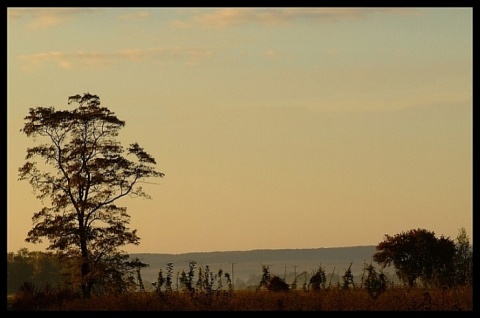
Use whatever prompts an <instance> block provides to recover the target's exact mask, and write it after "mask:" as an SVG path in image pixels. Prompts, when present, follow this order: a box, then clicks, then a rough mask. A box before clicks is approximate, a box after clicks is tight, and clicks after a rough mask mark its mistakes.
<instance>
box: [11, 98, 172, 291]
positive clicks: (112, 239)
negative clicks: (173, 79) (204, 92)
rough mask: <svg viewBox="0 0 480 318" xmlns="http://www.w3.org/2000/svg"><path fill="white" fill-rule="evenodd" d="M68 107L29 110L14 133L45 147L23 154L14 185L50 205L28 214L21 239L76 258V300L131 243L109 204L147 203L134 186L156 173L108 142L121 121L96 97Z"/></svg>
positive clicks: (139, 155)
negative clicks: (27, 187) (26, 185)
mask: <svg viewBox="0 0 480 318" xmlns="http://www.w3.org/2000/svg"><path fill="white" fill-rule="evenodd" d="M72 102H75V103H78V107H77V108H75V109H73V110H58V111H57V110H55V108H53V107H36V108H30V110H29V115H28V116H26V117H25V121H26V122H25V124H24V127H23V129H21V131H22V132H23V133H25V134H26V135H27V137H33V138H34V140H36V138H37V137H43V138H45V139H46V140H47V142H46V143H43V144H40V145H38V146H36V147H32V148H28V149H27V155H26V158H25V159H26V160H27V162H26V163H25V164H24V165H23V166H22V167H20V168H19V179H20V180H28V181H29V182H30V184H31V185H32V188H33V189H34V191H35V192H36V193H38V195H37V198H38V199H41V200H42V202H43V201H44V200H46V199H49V201H50V206H47V205H46V204H45V203H44V207H43V208H42V209H41V210H40V211H39V212H37V213H34V215H33V217H32V220H33V224H34V226H33V228H32V229H31V230H30V231H29V232H28V236H27V238H26V241H27V242H33V243H37V242H42V238H47V239H48V240H49V242H50V244H49V246H48V249H49V250H55V251H57V252H58V253H61V254H63V255H68V256H69V258H70V259H71V258H78V259H79V262H78V263H77V266H78V271H79V279H80V286H81V290H82V294H83V296H84V297H89V296H90V294H91V290H92V287H93V285H94V284H96V283H97V282H99V281H98V275H97V273H96V270H97V268H99V267H102V266H104V265H105V264H104V263H105V261H113V263H112V264H114V265H116V264H118V261H123V260H125V258H124V255H125V253H124V252H123V251H121V250H119V247H121V246H124V245H126V244H135V245H137V244H139V240H140V238H139V237H138V236H137V233H136V230H130V229H129V228H128V227H127V226H128V224H129V220H130V216H129V215H128V214H127V212H126V208H125V207H118V206H116V205H115V202H116V201H117V200H118V199H120V198H122V197H124V196H127V195H128V196H133V197H135V196H136V197H144V198H149V196H148V195H147V194H146V193H145V192H144V191H143V190H142V187H140V186H139V184H140V183H141V182H143V181H144V180H145V179H146V178H149V177H163V176H164V174H163V173H161V172H157V171H155V169H154V166H155V164H156V162H155V160H154V158H153V157H152V156H150V155H149V154H148V153H146V152H145V151H144V150H143V148H141V147H140V146H139V145H138V144H137V143H133V144H131V145H130V146H129V147H128V148H127V155H133V157H134V159H133V160H130V159H128V158H127V157H125V156H124V152H125V150H124V148H123V147H122V146H121V144H120V143H119V142H117V141H116V140H115V138H116V137H117V135H118V132H119V130H120V129H121V128H122V127H124V126H125V122H124V121H122V120H120V119H118V118H117V117H116V116H115V114H114V113H113V112H111V111H110V110H109V109H108V108H106V107H101V106H100V99H99V97H98V96H96V95H91V94H89V93H86V94H83V96H81V95H75V96H70V97H69V98H68V104H71V103H72ZM35 158H38V159H39V160H41V161H42V165H39V164H38V163H37V162H36V161H35V160H34V159H35ZM43 163H44V164H43ZM42 170H43V171H42Z"/></svg>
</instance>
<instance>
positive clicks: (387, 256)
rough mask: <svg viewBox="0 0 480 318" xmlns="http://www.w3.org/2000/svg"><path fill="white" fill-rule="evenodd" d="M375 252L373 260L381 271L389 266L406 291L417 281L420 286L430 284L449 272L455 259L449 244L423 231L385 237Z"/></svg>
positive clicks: (453, 250) (448, 241) (452, 244)
mask: <svg viewBox="0 0 480 318" xmlns="http://www.w3.org/2000/svg"><path fill="white" fill-rule="evenodd" d="M376 250H377V252H376V253H375V254H374V255H373V260H374V261H375V262H377V263H378V264H380V265H381V266H382V268H384V267H386V266H390V265H391V264H393V265H394V267H395V269H396V273H397V275H398V277H399V278H400V279H401V280H402V281H403V282H404V283H406V284H408V286H409V287H413V286H414V285H415V283H416V280H417V279H419V278H420V279H421V280H422V281H423V283H424V284H427V283H430V282H433V280H434V277H438V274H439V273H445V272H447V271H448V270H449V269H450V268H451V264H452V263H453V258H454V255H455V245H454V243H453V241H452V240H450V239H448V238H444V237H443V236H442V237H440V238H439V239H437V238H436V237H435V233H434V232H429V231H427V230H424V229H416V230H410V231H408V232H402V233H400V234H397V235H395V236H390V235H385V239H384V241H383V242H381V243H379V244H378V245H377V246H376Z"/></svg>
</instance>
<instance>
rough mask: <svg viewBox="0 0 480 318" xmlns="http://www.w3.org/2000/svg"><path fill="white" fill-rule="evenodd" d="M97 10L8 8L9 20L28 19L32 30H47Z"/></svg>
mask: <svg viewBox="0 0 480 318" xmlns="http://www.w3.org/2000/svg"><path fill="white" fill-rule="evenodd" d="M98 10H99V9H97V8H8V10H7V18H8V19H22V18H26V19H29V20H30V21H29V22H28V23H27V25H26V26H27V28H28V29H30V30H39V29H46V28H50V27H54V26H58V25H62V24H66V23H69V22H71V21H72V20H73V19H74V18H75V16H77V15H79V14H84V13H92V12H94V11H98Z"/></svg>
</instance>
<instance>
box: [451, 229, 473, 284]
mask: <svg viewBox="0 0 480 318" xmlns="http://www.w3.org/2000/svg"><path fill="white" fill-rule="evenodd" d="M455 278H456V281H455V283H456V284H457V285H467V284H471V283H472V280H473V251H472V246H471V245H470V240H469V238H468V235H467V232H466V231H465V228H461V229H460V230H459V232H458V236H457V239H456V242H455Z"/></svg>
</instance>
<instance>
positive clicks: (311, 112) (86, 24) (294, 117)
mask: <svg viewBox="0 0 480 318" xmlns="http://www.w3.org/2000/svg"><path fill="white" fill-rule="evenodd" d="M472 12H473V10H472V8H443V9H442V8H338V9H337V8H279V9H275V8H188V9H186V8H138V9H137V8H65V9H53V8H38V9H27V8H22V9H16V8H9V9H7V13H8V23H7V63H8V65H7V67H8V77H7V81H8V82H7V92H8V96H7V102H8V104H7V116H8V121H7V125H8V128H7V133H8V135H7V160H8V166H7V169H8V176H7V177H8V181H7V182H8V183H7V186H8V189H7V199H8V201H7V209H8V211H7V250H8V251H17V250H18V249H20V248H22V247H27V248H28V249H29V250H43V248H44V246H45V244H43V245H33V244H28V243H26V242H25V241H24V239H25V237H26V235H27V232H28V230H29V229H31V228H32V220H31V217H32V215H33V213H34V212H37V211H39V210H40V209H41V207H42V204H41V202H40V201H38V200H37V199H36V198H35V195H34V194H33V192H32V188H31V186H30V184H29V183H28V181H18V180H17V179H18V168H19V167H20V166H22V165H23V163H24V162H25V155H26V149H27V147H32V146H34V145H35V143H34V142H33V140H32V139H30V138H27V137H26V136H25V135H24V134H22V133H21V132H19V130H20V129H21V128H22V127H23V123H24V117H25V116H26V115H28V110H29V108H30V107H37V106H45V107H47V106H54V107H55V108H56V109H57V110H60V109H71V107H72V106H71V105H70V106H69V105H67V98H68V96H70V95H75V94H83V93H86V92H89V93H91V94H95V95H98V96H99V97H100V100H101V103H102V105H103V106H105V107H108V108H109V109H110V110H112V111H113V112H115V114H116V115H117V116H118V117H119V119H121V120H124V121H125V122H126V126H125V128H124V129H122V130H121V131H120V136H119V140H120V141H121V142H122V143H124V145H125V146H126V145H128V144H129V143H132V142H138V143H139V144H140V146H142V147H144V148H145V150H146V151H147V152H148V153H150V154H151V155H152V156H153V157H154V158H155V159H156V161H157V168H158V169H157V170H158V171H161V172H163V173H165V177H164V178H162V179H156V180H151V181H155V183H156V184H152V185H148V186H146V187H144V189H145V190H146V191H147V192H148V193H149V194H150V195H151V196H152V199H151V200H144V199H139V198H137V199H131V198H122V199H121V200H120V201H118V202H117V203H118V205H119V206H125V207H127V212H128V213H129V214H130V215H131V217H132V222H131V224H130V227H131V228H135V229H137V230H138V235H139V236H140V238H141V241H140V245H138V246H126V247H125V251H127V252H129V253H140V252H151V253H184V252H209V251H234V250H252V249H281V248H317V247H341V246H358V245H376V244H378V243H379V242H381V241H383V239H384V235H385V234H389V235H395V234H398V233H400V232H403V231H408V230H410V229H416V228H424V229H427V230H429V231H434V232H435V234H436V235H437V236H438V237H439V236H440V235H444V236H448V237H450V238H451V239H455V238H456V236H457V234H458V231H459V229H460V228H462V227H464V228H465V229H466V231H467V234H468V235H469V237H470V240H471V242H473V233H472V228H473V221H472V214H473V211H472V164H473V162H472V121H473V117H472V59H473V56H472V49H473V39H472V26H473V18H472Z"/></svg>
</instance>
